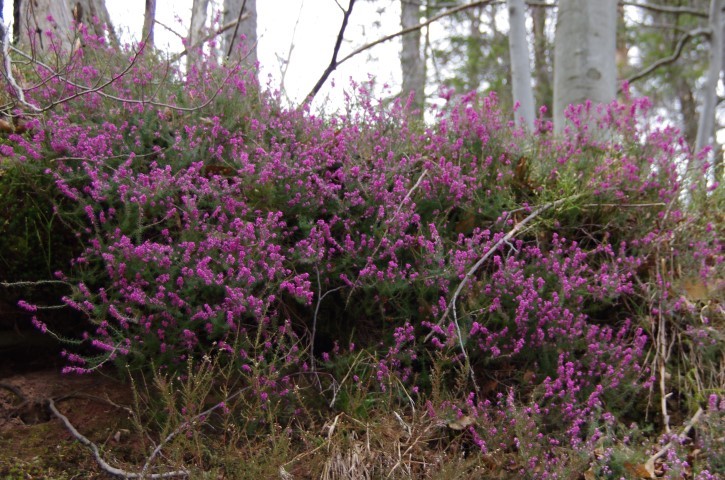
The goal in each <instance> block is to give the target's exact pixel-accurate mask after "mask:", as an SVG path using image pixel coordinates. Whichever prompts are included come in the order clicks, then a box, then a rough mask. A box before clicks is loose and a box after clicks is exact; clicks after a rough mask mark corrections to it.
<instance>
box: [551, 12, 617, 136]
mask: <svg viewBox="0 0 725 480" xmlns="http://www.w3.org/2000/svg"><path fill="white" fill-rule="evenodd" d="M616 46H617V1H616V0H561V1H560V2H559V11H558V14H557V19H556V39H555V43H554V131H555V132H557V133H561V132H562V131H563V130H564V125H565V122H566V120H565V117H564V112H565V110H566V108H567V107H568V106H569V105H572V104H574V105H576V104H582V103H584V102H586V101H587V100H590V101H591V102H592V103H594V104H598V103H608V102H610V101H612V100H613V99H614V98H615V96H616V93H617V65H616V62H615V57H616Z"/></svg>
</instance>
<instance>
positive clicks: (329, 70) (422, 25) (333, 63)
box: [307, 0, 502, 102]
mask: <svg viewBox="0 0 725 480" xmlns="http://www.w3.org/2000/svg"><path fill="white" fill-rule="evenodd" d="M353 1H354V0H353ZM350 3H351V4H352V3H353V2H352V1H351V2H350ZM499 3H502V2H501V1H494V0H479V1H477V2H471V3H467V4H465V5H461V6H459V7H455V8H451V9H450V10H446V11H444V12H441V13H439V14H438V15H435V16H433V17H431V18H429V19H428V20H427V21H425V22H423V23H419V24H418V25H413V26H412V27H408V28H404V29H402V30H400V31H397V32H395V33H391V34H390V35H386V36H384V37H382V38H379V39H377V40H375V41H374V42H371V43H368V44H366V45H363V46H362V47H360V48H358V49H356V50H354V51H353V52H351V53H349V54H348V55H346V56H345V57H343V58H342V59H340V60H339V61H337V60H336V59H337V52H338V50H339V46H338V45H337V44H336V48H335V51H334V54H333V57H332V61H331V62H330V65H329V66H328V67H327V69H326V70H325V73H323V74H322V77H320V80H318V81H317V85H315V87H314V88H313V89H312V91H311V92H310V93H309V94H308V95H307V101H308V102H309V101H310V100H312V99H313V98H314V97H315V95H316V94H317V92H319V90H320V88H322V85H324V83H325V81H326V80H327V77H329V76H330V74H331V73H332V72H333V71H334V70H335V69H336V68H337V67H339V66H340V65H342V64H343V63H345V62H347V61H348V60H350V59H351V58H353V57H356V56H358V55H360V54H361V53H362V52H364V51H366V50H369V49H371V48H373V47H374V46H376V45H380V44H381V43H385V42H387V41H389V40H392V39H394V38H397V37H400V36H402V35H405V34H406V33H410V32H414V31H416V30H420V29H421V28H425V27H427V26H428V25H430V24H431V23H433V22H437V21H438V20H440V19H441V18H444V17H448V16H450V15H454V14H456V13H458V12H462V11H464V10H467V9H469V8H473V7H478V6H480V5H490V4H499ZM351 9H352V5H351ZM346 24H347V17H346V18H345V19H344V20H343V27H342V29H341V30H340V33H343V32H344V28H345V26H346ZM340 42H341V38H340V37H339V36H338V43H340Z"/></svg>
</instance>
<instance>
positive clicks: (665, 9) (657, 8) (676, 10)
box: [619, 1, 707, 18]
mask: <svg viewBox="0 0 725 480" xmlns="http://www.w3.org/2000/svg"><path fill="white" fill-rule="evenodd" d="M619 3H620V4H621V5H625V6H627V7H637V8H642V9H644V10H650V11H653V12H659V13H672V14H675V15H692V16H695V17H702V18H707V12H703V11H700V10H696V9H694V8H687V7H672V6H669V5H655V4H652V3H640V2H626V1H622V2H619Z"/></svg>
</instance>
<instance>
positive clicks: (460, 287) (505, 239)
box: [425, 194, 581, 342]
mask: <svg viewBox="0 0 725 480" xmlns="http://www.w3.org/2000/svg"><path fill="white" fill-rule="evenodd" d="M579 197H581V194H579V195H573V196H571V197H566V198H561V199H559V200H556V201H554V202H549V203H545V204H544V205H541V206H540V207H539V208H537V209H536V210H534V211H533V212H531V213H530V214H529V216H528V217H526V218H524V219H523V220H521V221H520V222H519V223H517V224H516V225H514V227H513V228H512V229H511V230H509V232H508V233H507V234H506V235H504V236H503V237H501V238H500V239H499V240H498V241H497V242H496V243H495V244H494V245H493V246H492V247H491V248H489V249H488V250H487V251H486V253H485V254H484V255H483V256H482V257H481V258H480V259H479V260H478V261H477V262H476V263H475V265H473V266H472V267H471V268H470V270H468V272H467V273H466V275H465V276H464V277H463V280H461V283H460V284H458V288H456V291H455V292H454V293H453V297H452V298H451V301H450V302H449V303H448V306H447V307H446V310H445V311H444V312H443V315H441V318H440V320H438V323H436V325H437V326H441V325H442V324H443V322H444V321H445V319H446V318H447V317H448V314H449V313H451V311H453V316H454V319H455V321H456V330H457V333H458V337H459V339H460V338H461V329H460V327H459V326H458V321H457V311H456V302H457V301H458V296H459V295H460V294H461V291H463V287H465V286H466V284H467V283H468V281H469V280H470V279H471V277H472V276H473V274H474V273H476V272H477V271H478V269H479V268H481V265H483V263H484V262H485V261H486V260H488V258H489V257H490V256H491V255H492V254H493V253H494V252H496V251H497V250H498V249H499V247H501V245H503V244H505V243H507V242H508V241H509V240H511V239H512V238H514V237H515V236H516V234H517V233H519V231H521V229H523V228H524V227H525V226H526V224H528V223H529V222H531V221H532V220H533V219H535V218H536V217H538V216H539V215H541V214H542V213H544V212H545V211H547V210H549V209H550V208H554V207H557V206H559V205H561V204H562V203H565V202H568V201H571V200H574V199H577V198H579ZM432 335H433V332H430V333H428V335H426V337H425V341H426V342H427V341H428V340H430V337H431V336H432ZM461 342H462V340H461Z"/></svg>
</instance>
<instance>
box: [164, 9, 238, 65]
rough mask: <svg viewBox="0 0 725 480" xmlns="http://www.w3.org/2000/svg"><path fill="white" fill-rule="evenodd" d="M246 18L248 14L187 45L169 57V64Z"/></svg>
mask: <svg viewBox="0 0 725 480" xmlns="http://www.w3.org/2000/svg"><path fill="white" fill-rule="evenodd" d="M248 16H249V14H245V15H242V16H241V17H240V18H239V19H238V20H235V21H233V22H229V23H227V24H225V25H222V26H221V27H219V28H217V29H216V30H214V31H213V32H211V33H210V34H209V35H207V36H206V37H204V38H202V39H200V40H199V41H198V42H196V43H194V44H193V45H189V46H188V47H186V48H185V49H183V50H182V51H181V52H179V53H177V54H176V55H174V56H173V57H171V60H170V62H171V63H174V62H175V61H177V60H178V59H180V58H181V57H183V56H184V55H188V54H189V51H190V50H194V49H195V48H199V47H200V46H201V45H203V44H204V43H206V42H208V41H209V40H211V39H212V38H214V37H217V36H219V35H221V34H222V33H224V32H226V31H227V30H229V29H230V28H235V27H236V25H237V24H238V23H239V22H241V21H242V20H245V19H246V18H247V17H248Z"/></svg>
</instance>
